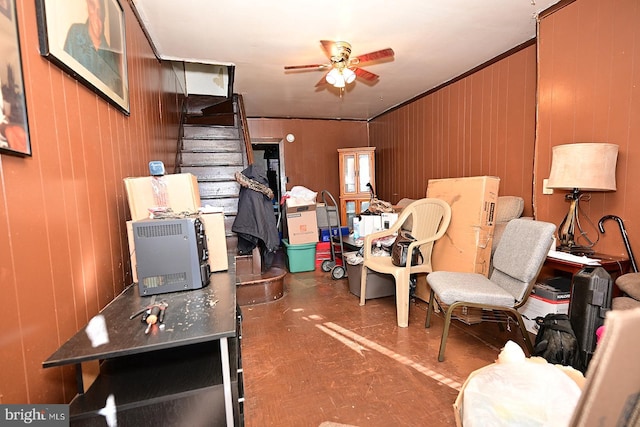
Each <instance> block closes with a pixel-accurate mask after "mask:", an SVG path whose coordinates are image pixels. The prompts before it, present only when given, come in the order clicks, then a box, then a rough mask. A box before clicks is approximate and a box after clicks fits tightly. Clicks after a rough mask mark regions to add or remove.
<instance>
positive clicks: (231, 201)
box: [200, 196, 238, 216]
mask: <svg viewBox="0 0 640 427" xmlns="http://www.w3.org/2000/svg"><path fill="white" fill-rule="evenodd" d="M200 204H201V205H202V206H205V205H209V206H213V207H216V208H222V211H223V213H224V214H225V215H233V216H235V215H236V214H237V213H238V198H237V197H227V198H222V199H216V198H208V197H202V196H200Z"/></svg>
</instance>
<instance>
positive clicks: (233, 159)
mask: <svg viewBox="0 0 640 427" xmlns="http://www.w3.org/2000/svg"><path fill="white" fill-rule="evenodd" d="M180 157H181V162H180V164H181V166H243V162H242V153H189V152H186V153H181V154H180Z"/></svg>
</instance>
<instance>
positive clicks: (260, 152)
mask: <svg viewBox="0 0 640 427" xmlns="http://www.w3.org/2000/svg"><path fill="white" fill-rule="evenodd" d="M251 148H252V149H253V162H254V163H255V164H258V165H260V166H262V167H263V168H264V170H265V171H266V172H267V178H268V179H269V187H270V188H271V190H273V194H274V197H273V212H274V214H275V215H276V217H277V218H278V219H280V198H281V197H282V195H283V194H284V193H285V191H286V178H285V175H284V150H283V149H282V140H279V139H271V138H270V139H264V140H263V139H252V140H251ZM280 223H281V221H279V222H278V229H281V224H280Z"/></svg>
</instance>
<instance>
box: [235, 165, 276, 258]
mask: <svg viewBox="0 0 640 427" xmlns="http://www.w3.org/2000/svg"><path fill="white" fill-rule="evenodd" d="M242 175H243V176H244V177H246V178H248V179H249V180H253V181H255V182H257V183H259V184H263V185H264V186H266V187H267V188H268V186H269V180H268V179H267V176H266V173H265V172H264V171H263V170H262V169H261V168H260V167H259V166H256V165H250V166H249V167H248V168H246V169H245V170H243V171H242ZM231 231H233V232H234V233H237V234H238V237H239V238H241V239H244V240H246V241H248V242H252V243H253V247H255V246H256V244H257V243H258V241H261V242H262V243H263V245H264V251H265V252H267V253H273V252H275V251H276V250H277V249H278V247H279V246H280V235H279V234H278V227H277V225H276V217H275V214H274V211H273V202H272V201H271V199H269V198H268V197H267V196H266V195H265V194H263V193H262V192H260V191H257V190H255V189H251V188H248V187H244V186H242V187H240V197H239V199H238V214H237V215H236V219H235V221H234V222H233V226H232V227H231ZM240 246H241V243H240V242H238V247H239V248H240ZM253 247H252V248H253ZM252 248H251V249H252Z"/></svg>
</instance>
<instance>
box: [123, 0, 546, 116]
mask: <svg viewBox="0 0 640 427" xmlns="http://www.w3.org/2000/svg"><path fill="white" fill-rule="evenodd" d="M557 2H558V0H484V1H480V0H395V1H393V0H386V1H385V0H344V1H341V2H334V3H325V2H311V1H304V0H270V1H266V0H263V1H259V0H253V1H251V0H233V1H226V2H216V1H212V0H184V1H176V0H133V4H134V7H135V8H136V10H137V12H138V15H139V16H140V18H141V20H142V23H143V25H144V27H145V28H146V31H147V33H148V34H149V36H150V38H151V39H152V41H153V44H154V46H155V49H156V51H157V53H158V55H159V56H160V58H161V59H165V60H181V61H188V62H190V61H192V62H201V63H206V64H228V65H235V82H234V86H233V91H234V93H239V94H242V96H243V99H244V104H245V110H246V113H247V115H248V116H249V117H296V118H333V119H359V120H366V119H370V118H373V117H375V116H377V115H379V114H381V113H382V112H384V111H386V110H388V109H390V108H393V107H394V106H396V105H399V104H402V103H403V102H405V101H408V100H410V99H412V98H414V97H415V96H416V95H420V94H422V93H424V92H427V91H428V90H430V89H433V88H434V87H437V86H439V85H441V84H442V83H445V82H447V81H449V80H451V79H453V78H455V77H457V76H459V75H461V74H463V73H465V72H466V71H469V70H470V69H472V68H474V67H476V66H478V65H480V64H483V63H485V62H487V61H488V60H491V59H492V58H494V57H496V56H498V55H500V54H502V53H504V52H506V51H508V50H509V49H511V48H513V47H516V46H518V45H520V44H522V43H524V42H526V41H527V40H530V39H532V38H533V37H535V35H536V17H537V15H538V13H539V12H541V11H543V10H545V9H547V8H548V7H549V6H551V5H553V4H555V3H557ZM320 40H344V41H347V42H349V43H351V45H352V56H358V55H362V54H364V53H368V52H372V51H376V50H380V49H384V48H387V47H391V48H393V50H394V51H395V58H394V60H393V61H388V62H382V63H370V64H363V65H362V68H364V69H366V70H368V71H371V72H373V73H376V74H378V75H380V79H379V80H378V81H377V83H376V84H375V85H369V84H366V83H363V82H362V81H360V79H358V80H356V82H355V83H353V84H351V85H348V87H347V90H346V91H345V93H344V94H343V96H342V97H340V95H339V91H338V90H337V89H335V88H333V87H331V86H329V85H323V86H322V87H321V88H316V83H318V81H320V80H321V79H322V77H323V75H324V72H321V71H316V70H310V71H303V72H289V71H288V72H285V71H284V66H285V65H303V64H317V63H326V62H328V59H327V57H326V56H325V54H324V51H323V50H322V48H321V46H320Z"/></svg>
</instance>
